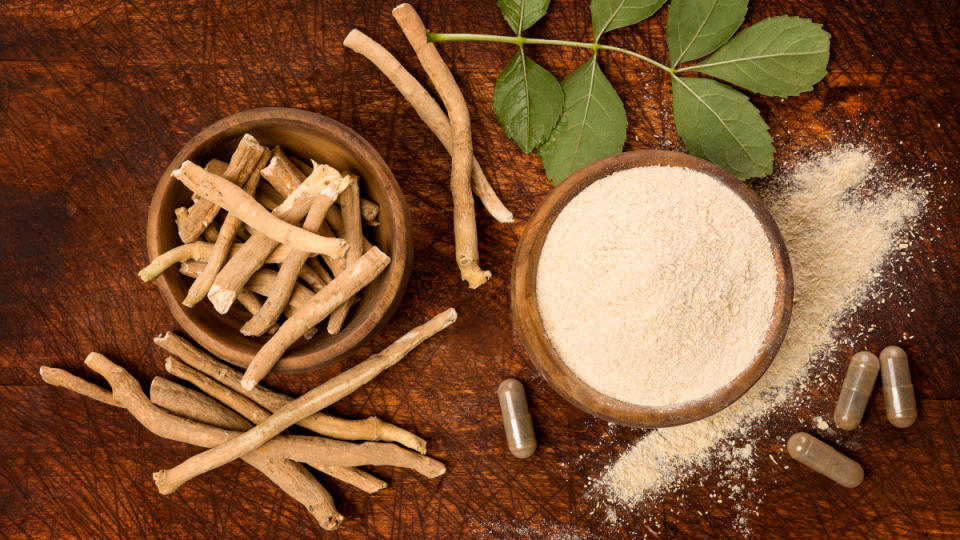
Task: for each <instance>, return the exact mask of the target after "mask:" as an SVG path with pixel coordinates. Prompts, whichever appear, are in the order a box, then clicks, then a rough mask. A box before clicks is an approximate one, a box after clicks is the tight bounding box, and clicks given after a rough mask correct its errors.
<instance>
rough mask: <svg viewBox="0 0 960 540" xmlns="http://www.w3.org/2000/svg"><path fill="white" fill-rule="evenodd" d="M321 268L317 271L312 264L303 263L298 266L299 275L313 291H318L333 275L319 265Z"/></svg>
mask: <svg viewBox="0 0 960 540" xmlns="http://www.w3.org/2000/svg"><path fill="white" fill-rule="evenodd" d="M307 258H308V259H312V258H313V257H307ZM280 262H281V263H282V262H283V261H280ZM321 269H322V270H321V271H317V269H316V268H314V267H313V266H310V265H307V264H304V265H303V267H302V268H300V276H299V277H300V279H301V280H303V282H304V283H306V284H307V285H308V286H309V287H310V288H311V289H313V290H315V291H319V290H320V289H322V288H323V286H324V285H326V284H327V283H330V281H332V280H333V277H332V276H330V274H329V273H328V272H327V271H326V270H325V269H323V267H321Z"/></svg>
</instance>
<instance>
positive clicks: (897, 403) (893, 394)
mask: <svg viewBox="0 0 960 540" xmlns="http://www.w3.org/2000/svg"><path fill="white" fill-rule="evenodd" d="M880 378H881V380H882V381H883V403H884V406H886V408H887V420H889V421H890V423H891V424H893V425H894V426H896V427H898V428H908V427H910V426H912V425H913V423H914V422H915V421H916V420H917V400H916V397H915V396H914V394H913V383H912V382H911V380H910V363H909V361H908V360H907V352H906V351H904V350H903V349H901V348H900V347H897V346H896V345H891V346H889V347H887V348H886V349H884V350H882V351H880Z"/></svg>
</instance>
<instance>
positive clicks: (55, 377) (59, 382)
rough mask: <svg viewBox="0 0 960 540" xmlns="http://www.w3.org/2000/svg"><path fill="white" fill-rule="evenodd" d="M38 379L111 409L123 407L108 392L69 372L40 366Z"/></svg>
mask: <svg viewBox="0 0 960 540" xmlns="http://www.w3.org/2000/svg"><path fill="white" fill-rule="evenodd" d="M40 378H41V379H43V382H45V383H47V384H49V385H52V386H59V387H61V388H66V389H67V390H70V391H73V392H76V393H77V394H80V395H81V396H84V397H88V398H90V399H92V400H94V401H99V402H100V403H104V404H106V405H110V406H111V407H123V405H121V404H120V402H119V401H117V400H115V399H113V394H112V393H111V392H110V391H109V390H106V389H104V388H101V387H99V386H97V385H95V384H93V383H92V382H88V381H86V380H84V379H81V378H80V377H77V376H76V375H74V374H72V373H70V372H69V371H64V370H62V369H59V368H53V367H49V366H40Z"/></svg>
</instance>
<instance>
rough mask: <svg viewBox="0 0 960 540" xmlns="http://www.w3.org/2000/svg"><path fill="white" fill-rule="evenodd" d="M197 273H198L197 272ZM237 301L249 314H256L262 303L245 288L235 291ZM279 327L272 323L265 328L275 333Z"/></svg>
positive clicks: (261, 307)
mask: <svg viewBox="0 0 960 540" xmlns="http://www.w3.org/2000/svg"><path fill="white" fill-rule="evenodd" d="M197 275H200V274H199V273H197ZM237 303H238V304H240V305H241V306H243V309H245V310H247V311H248V312H249V313H250V315H256V314H257V313H259V312H260V310H261V309H263V304H262V303H261V302H260V299H259V298H257V295H255V294H253V293H252V292H250V291H248V290H247V289H240V290H239V291H237ZM279 329H280V325H279V324H274V325H273V326H271V327H270V328H268V329H267V332H268V333H270V334H276V333H277V330H279Z"/></svg>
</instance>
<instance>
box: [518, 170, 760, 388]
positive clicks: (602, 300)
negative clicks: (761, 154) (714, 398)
mask: <svg viewBox="0 0 960 540" xmlns="http://www.w3.org/2000/svg"><path fill="white" fill-rule="evenodd" d="M776 288H777V271H776V267H775V264H774V259H773V253H772V250H771V247H770V243H769V241H768V240H767V237H766V235H765V234H764V231H763V229H762V227H761V225H760V222H759V221H758V220H757V219H756V217H755V216H754V215H753V212H752V211H751V210H750V208H749V207H748V206H747V205H746V203H744V202H743V201H741V200H740V199H739V198H738V197H737V196H736V194H735V193H734V192H733V191H732V190H730V189H729V188H727V187H725V186H724V185H723V184H721V183H719V182H717V181H716V180H714V179H713V178H711V177H710V176H708V175H706V174H703V173H700V172H697V171H693V170H691V169H684V168H680V167H638V168H634V169H629V170H625V171H620V172H617V173H614V174H612V175H610V176H608V177H606V178H603V179H601V180H599V181H597V182H595V183H593V184H592V185H590V186H589V187H588V188H586V189H584V190H583V191H582V192H581V193H580V194H579V195H577V196H576V197H575V198H574V199H573V200H572V201H570V203H569V204H567V206H566V207H565V208H564V210H563V211H562V212H561V213H560V215H559V216H558V217H557V219H556V221H555V222H554V224H553V226H552V227H551V229H550V232H549V233H548V235H547V239H546V242H545V243H544V246H543V252H542V254H541V256H540V261H539V267H538V271H537V299H538V304H539V309H540V314H541V317H542V319H543V323H544V327H545V329H546V331H547V335H548V336H549V338H550V341H551V343H552V344H553V345H554V347H555V348H556V350H557V353H558V354H559V356H560V357H561V358H562V359H563V361H564V362H565V363H566V364H567V365H568V366H569V367H570V368H571V370H572V371H573V372H574V373H576V374H577V376H579V377H580V378H581V379H582V380H583V381H584V382H586V383H587V384H588V385H590V386H591V387H593V388H594V389H595V390H597V391H599V392H601V393H603V394H605V395H608V396H612V397H614V398H617V399H620V400H622V401H626V402H629V403H634V404H639V405H646V406H671V405H679V404H682V403H685V402H690V401H695V400H698V399H701V398H703V397H705V396H707V395H709V394H711V393H713V392H715V391H716V390H718V389H720V388H721V387H723V386H725V385H726V384H728V383H729V382H730V381H732V380H733V379H734V378H735V377H736V376H737V375H739V374H740V373H742V372H743V370H744V369H745V368H746V367H748V366H749V365H750V363H751V362H752V361H753V359H754V357H755V356H756V354H757V351H758V350H759V348H760V346H761V344H762V342H763V339H764V337H765V335H766V333H767V331H768V330H769V327H770V322H771V320H772V315H773V307H774V303H775V299H776Z"/></svg>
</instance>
